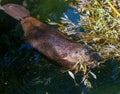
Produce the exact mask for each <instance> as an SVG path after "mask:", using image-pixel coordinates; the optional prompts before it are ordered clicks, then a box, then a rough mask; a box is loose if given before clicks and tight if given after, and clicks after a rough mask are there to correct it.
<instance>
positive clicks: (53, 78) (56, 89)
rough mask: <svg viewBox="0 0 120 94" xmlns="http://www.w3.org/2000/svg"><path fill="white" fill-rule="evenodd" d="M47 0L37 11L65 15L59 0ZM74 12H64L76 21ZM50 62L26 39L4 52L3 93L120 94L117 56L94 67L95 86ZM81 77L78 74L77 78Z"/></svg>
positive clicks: (0, 92) (0, 87) (0, 76)
mask: <svg viewBox="0 0 120 94" xmlns="http://www.w3.org/2000/svg"><path fill="white" fill-rule="evenodd" d="M48 1H49V0H46V1H45V0H43V1H42V0H41V3H42V2H43V3H42V5H41V6H40V10H41V11H39V13H38V14H40V15H42V16H41V18H42V19H43V20H45V19H46V18H49V17H52V18H55V19H56V16H57V15H58V14H59V16H60V15H63V11H59V13H58V12H57V10H59V9H58V7H57V9H55V6H57V4H58V3H55V2H56V0H55V2H54V7H53V5H52V3H50V1H49V3H48ZM52 1H54V0H52ZM58 1H60V0H58ZM59 7H61V8H62V7H63V6H62V5H59ZM52 9H54V10H52ZM49 11H50V12H49ZM53 11H56V12H55V13H53ZM75 12H76V10H74V9H72V8H68V9H67V10H65V9H64V13H66V14H67V15H68V17H69V18H70V19H71V20H72V21H73V22H76V21H77V20H79V15H77V14H75ZM56 13H58V14H56ZM47 14H48V15H47ZM44 15H45V16H44ZM51 15H52V16H51ZM45 21H46V20H45ZM50 62H52V61H49V60H46V58H45V57H44V56H42V55H41V54H40V53H38V52H36V51H35V50H34V49H33V48H32V47H31V46H30V45H28V44H26V43H25V44H21V46H19V48H18V49H13V50H12V51H9V52H7V53H5V55H4V56H3V57H2V58H0V94H120V74H119V68H118V66H117V64H116V61H114V60H111V61H109V62H108V63H106V64H104V65H102V66H101V68H99V69H97V71H96V70H93V71H95V74H96V75H97V80H94V79H91V82H92V83H93V88H92V89H88V88H86V87H85V86H83V85H80V86H75V84H74V81H73V80H72V79H71V78H70V77H69V75H68V74H67V73H64V74H63V73H62V72H61V71H62V69H61V68H60V67H59V66H54V65H53V64H51V63H50ZM80 78H81V76H80V75H78V76H77V81H78V82H80Z"/></svg>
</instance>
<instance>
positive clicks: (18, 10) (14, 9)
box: [1, 4, 30, 20]
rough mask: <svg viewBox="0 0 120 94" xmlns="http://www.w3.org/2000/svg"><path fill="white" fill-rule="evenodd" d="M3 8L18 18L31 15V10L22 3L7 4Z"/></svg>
mask: <svg viewBox="0 0 120 94" xmlns="http://www.w3.org/2000/svg"><path fill="white" fill-rule="evenodd" d="M1 8H2V10H3V11H4V12H5V13H7V14H8V15H10V16H11V17H13V18H14V19H16V20H21V19H23V18H25V17H28V16H30V12H29V11H28V10H27V9H26V8H24V7H23V6H21V5H17V4H6V5H3V6H2V7H1Z"/></svg>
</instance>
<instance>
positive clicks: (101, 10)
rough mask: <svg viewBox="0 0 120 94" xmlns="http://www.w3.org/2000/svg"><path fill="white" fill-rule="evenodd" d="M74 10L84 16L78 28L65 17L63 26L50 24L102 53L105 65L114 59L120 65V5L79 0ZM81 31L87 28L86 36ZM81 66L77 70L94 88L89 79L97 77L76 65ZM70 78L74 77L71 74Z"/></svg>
mask: <svg viewBox="0 0 120 94" xmlns="http://www.w3.org/2000/svg"><path fill="white" fill-rule="evenodd" d="M70 7H72V8H74V9H76V10H77V11H78V14H79V15H80V20H79V21H78V22H77V24H75V23H73V22H72V21H71V20H70V19H69V17H68V16H67V15H66V14H64V16H63V17H61V20H60V23H56V22H52V21H49V23H50V24H52V25H57V26H58V29H59V30H60V31H62V32H64V33H65V34H67V35H68V36H69V35H71V36H74V35H76V34H77V41H78V42H81V41H82V42H84V43H85V44H86V45H87V46H89V47H90V48H92V49H94V50H95V51H96V52H98V53H99V54H100V55H101V57H102V58H103V62H105V61H107V60H110V59H115V60H118V61H120V1H119V0H75V2H74V3H73V2H72V3H70ZM80 27H83V28H84V30H85V32H81V31H77V30H79V29H78V28H80ZM78 32H81V33H78ZM71 36H70V37H71ZM78 64H79V69H78V66H77V67H75V68H76V70H77V69H78V70H79V71H82V72H83V74H84V77H83V82H84V84H86V85H87V86H90V87H91V84H90V82H89V81H88V79H86V78H88V77H87V75H88V74H91V75H93V77H94V78H96V76H95V74H94V73H92V72H91V71H89V70H88V69H87V66H86V65H85V64H83V63H80V62H79V63H76V65H78ZM76 65H75V66H76ZM78 70H77V72H78ZM87 71H88V73H87ZM75 73H76V72H75ZM86 73H87V75H86ZM69 74H70V75H71V73H70V72H69ZM72 78H73V76H72ZM84 79H85V80H84Z"/></svg>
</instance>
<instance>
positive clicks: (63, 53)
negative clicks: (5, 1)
mask: <svg viewBox="0 0 120 94" xmlns="http://www.w3.org/2000/svg"><path fill="white" fill-rule="evenodd" d="M9 6H10V4H9ZM11 6H13V7H12V8H13V9H12V10H10V9H8V8H7V7H5V5H4V7H5V10H7V12H6V11H5V12H6V13H8V14H10V11H13V10H14V7H15V9H16V8H17V9H19V10H21V12H22V11H23V10H24V9H23V7H22V9H21V6H19V5H15V6H14V5H13V4H11ZM25 10H26V9H25ZM14 12H15V17H14V14H12V17H13V18H15V19H17V20H18V19H19V18H20V19H21V24H22V27H23V30H24V35H25V37H26V39H27V40H28V42H29V43H30V44H31V45H32V46H33V47H34V48H35V49H36V50H38V51H39V52H41V53H42V54H44V55H45V56H46V57H48V58H50V59H51V60H54V61H56V62H57V63H58V64H59V65H61V66H63V67H65V68H72V67H73V65H75V64H76V62H77V61H78V60H81V61H82V62H90V61H94V63H97V62H98V61H99V60H100V56H99V55H98V54H97V53H96V52H93V51H92V50H91V49H88V48H87V47H85V46H82V45H80V44H79V43H76V42H74V41H72V40H70V39H68V38H67V37H66V36H65V35H63V34H62V33H60V32H59V31H57V30H55V29H52V28H50V27H49V26H47V25H46V24H44V23H42V22H40V21H39V20H37V19H35V18H33V17H31V16H29V15H28V16H26V15H25V16H24V15H23V14H24V13H25V12H24V11H23V13H21V14H22V15H21V14H19V13H18V11H15V10H14V11H13V12H12V13H14ZM16 15H17V17H16ZM18 15H19V16H18ZM23 16H24V17H23Z"/></svg>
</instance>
